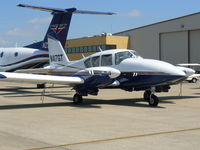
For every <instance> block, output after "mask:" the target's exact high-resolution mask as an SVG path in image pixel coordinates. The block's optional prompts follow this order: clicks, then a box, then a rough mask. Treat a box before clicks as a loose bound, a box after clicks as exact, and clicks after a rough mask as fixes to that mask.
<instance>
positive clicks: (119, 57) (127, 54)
mask: <svg viewBox="0 0 200 150" xmlns="http://www.w3.org/2000/svg"><path fill="white" fill-rule="evenodd" d="M132 57H133V54H132V53H130V52H129V51H126V52H119V53H116V54H115V64H116V65H118V64H120V63H121V62H122V61H123V60H124V59H127V58H132Z"/></svg>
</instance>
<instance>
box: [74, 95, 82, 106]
mask: <svg viewBox="0 0 200 150" xmlns="http://www.w3.org/2000/svg"><path fill="white" fill-rule="evenodd" d="M73 102H74V104H82V103H83V98H82V96H81V95H80V94H74V97H73Z"/></svg>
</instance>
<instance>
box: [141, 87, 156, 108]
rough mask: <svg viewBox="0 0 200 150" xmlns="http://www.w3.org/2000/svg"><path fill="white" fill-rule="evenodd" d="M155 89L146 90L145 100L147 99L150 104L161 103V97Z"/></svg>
mask: <svg viewBox="0 0 200 150" xmlns="http://www.w3.org/2000/svg"><path fill="white" fill-rule="evenodd" d="M154 93H155V90H154V89H151V90H147V91H145V92H144V95H143V96H144V100H145V101H147V102H148V103H149V105H150V106H153V107H155V106H158V103H159V99H158V97H157V96H156V95H154Z"/></svg>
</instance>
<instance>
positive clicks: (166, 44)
mask: <svg viewBox="0 0 200 150" xmlns="http://www.w3.org/2000/svg"><path fill="white" fill-rule="evenodd" d="M114 35H118V36H128V37H129V43H128V48H129V49H134V50H136V51H138V52H139V53H140V54H141V55H142V56H143V57H145V58H154V59H160V60H164V61H167V62H170V63H172V64H179V63H200V12H199V13H195V14H191V15H187V16H183V17H179V18H175V19H171V20H167V21H163V22H159V23H155V24H151V25H147V26H143V27H139V28H135V29H131V30H127V31H122V32H119V33H116V34H114Z"/></svg>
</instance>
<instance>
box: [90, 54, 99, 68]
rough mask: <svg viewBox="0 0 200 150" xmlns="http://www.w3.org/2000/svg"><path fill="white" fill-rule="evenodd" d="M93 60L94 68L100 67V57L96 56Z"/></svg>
mask: <svg viewBox="0 0 200 150" xmlns="http://www.w3.org/2000/svg"><path fill="white" fill-rule="evenodd" d="M91 60H92V67H98V66H99V62H100V61H99V56H96V57H92V58H91Z"/></svg>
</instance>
